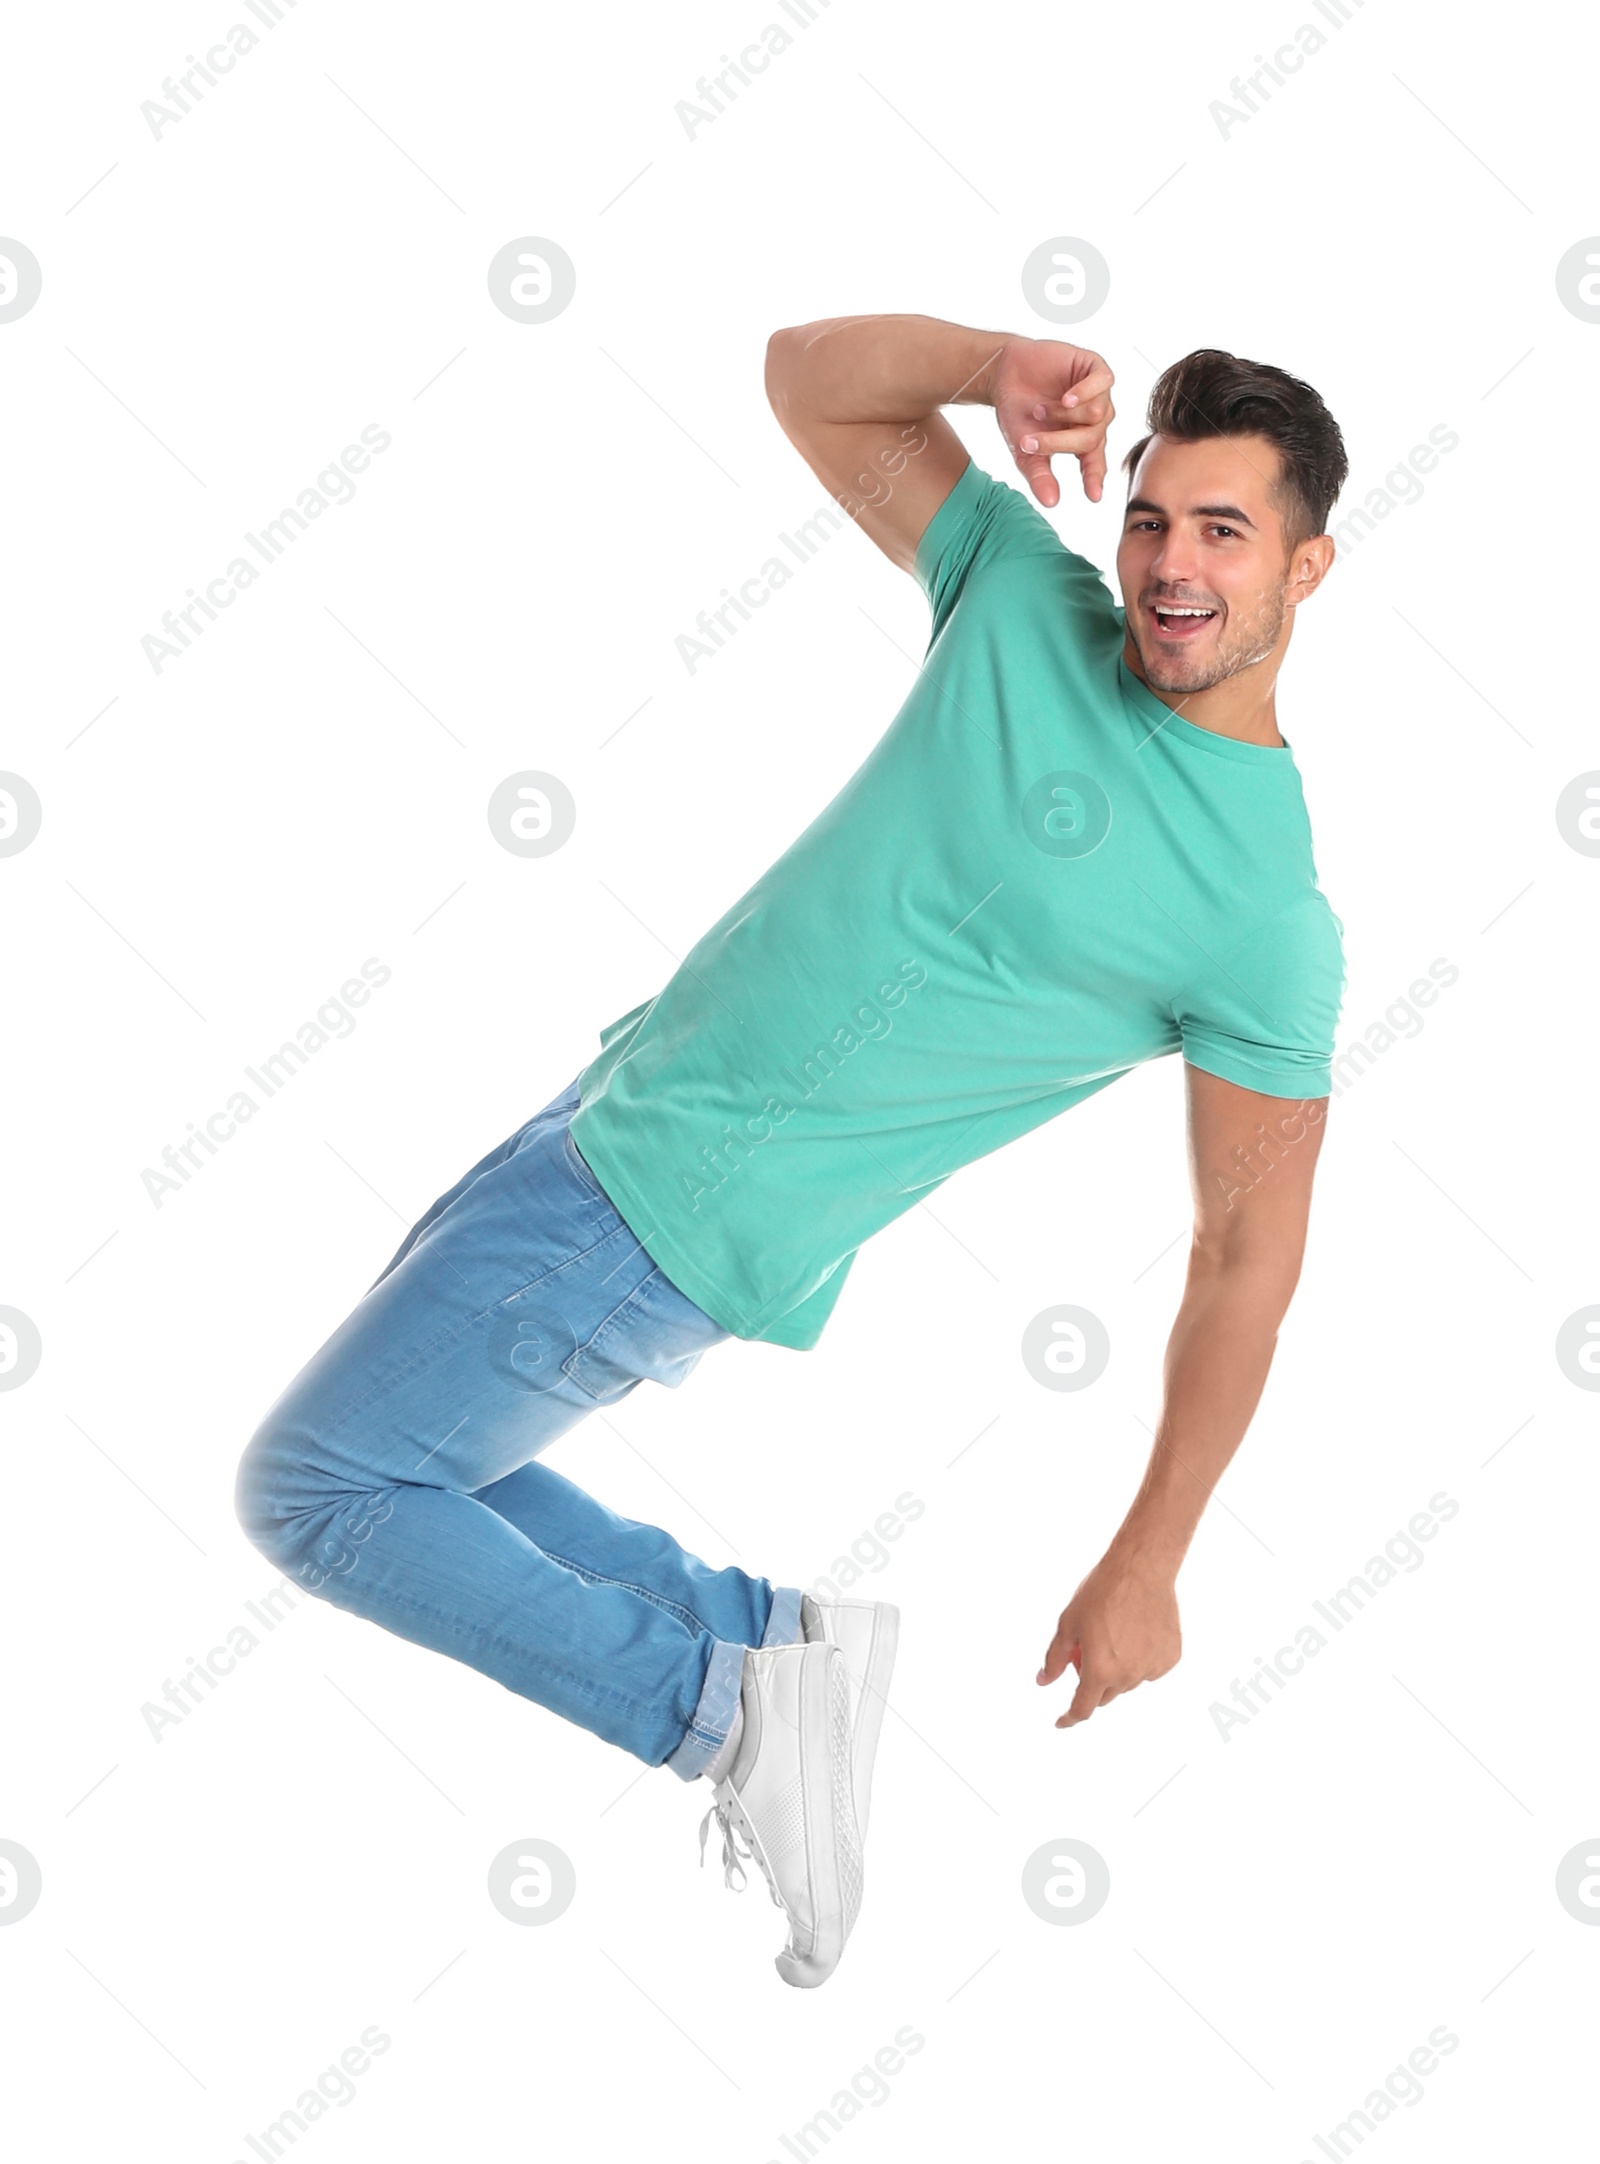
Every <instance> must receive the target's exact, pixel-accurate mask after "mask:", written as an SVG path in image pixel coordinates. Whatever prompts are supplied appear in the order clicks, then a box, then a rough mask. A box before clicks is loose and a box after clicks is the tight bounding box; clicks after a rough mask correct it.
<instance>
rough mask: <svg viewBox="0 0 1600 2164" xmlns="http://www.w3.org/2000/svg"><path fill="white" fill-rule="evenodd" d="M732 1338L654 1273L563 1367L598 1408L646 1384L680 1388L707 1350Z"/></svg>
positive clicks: (684, 1296)
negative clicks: (723, 1340)
mask: <svg viewBox="0 0 1600 2164" xmlns="http://www.w3.org/2000/svg"><path fill="white" fill-rule="evenodd" d="M728 1335H729V1333H728V1332H727V1331H726V1330H725V1329H724V1328H723V1327H722V1325H721V1323H718V1322H713V1321H712V1319H711V1317H710V1316H709V1315H708V1314H706V1312H705V1311H704V1309H703V1308H698V1307H696V1306H695V1304H694V1302H693V1301H692V1300H690V1299H689V1298H688V1297H687V1296H686V1295H685V1294H684V1293H681V1292H680V1291H679V1290H678V1288H677V1286H676V1285H674V1284H673V1282H672V1280H671V1279H670V1278H669V1277H668V1276H667V1275H666V1274H665V1272H664V1271H662V1270H659V1269H652V1270H651V1271H650V1272H649V1274H648V1276H646V1277H644V1278H641V1280H640V1281H639V1283H638V1284H637V1285H636V1286H635V1287H634V1289H633V1291H632V1292H631V1293H629V1295H628V1297H627V1299H626V1300H624V1301H622V1302H621V1303H620V1304H619V1305H618V1306H617V1307H615V1308H613V1309H612V1311H611V1313H610V1314H609V1315H608V1316H607V1317H606V1319H605V1321H604V1322H603V1323H602V1324H601V1325H600V1327H599V1329H598V1330H596V1331H595V1333H594V1335H593V1336H592V1337H591V1338H590V1339H589V1341H588V1342H587V1344H584V1345H580V1346H579V1347H578V1348H577V1350H576V1351H575V1352H574V1353H572V1354H571V1355H570V1356H569V1357H568V1358H567V1359H566V1360H565V1361H564V1362H563V1364H562V1368H563V1373H565V1374H566V1375H568V1376H570V1377H571V1379H572V1380H573V1382H575V1383H576V1384H577V1386H578V1388H579V1389H580V1390H581V1391H582V1392H583V1393H584V1395H585V1396H586V1397H589V1398H592V1399H593V1400H594V1402H595V1403H596V1404H597V1405H608V1404H610V1403H611V1402H612V1400H613V1399H616V1398H621V1397H626V1395H627V1394H628V1392H629V1391H630V1390H632V1389H633V1388H634V1387H635V1385H636V1384H638V1383H642V1382H647V1381H648V1382H656V1383H662V1384H664V1385H665V1386H666V1387H667V1388H668V1389H669V1390H673V1389H676V1388H677V1386H678V1384H679V1383H681V1382H682V1381H683V1380H684V1379H685V1377H686V1376H688V1375H689V1374H690V1372H691V1371H692V1370H693V1369H694V1368H695V1367H696V1366H697V1365H698V1363H699V1359H700V1355H701V1354H702V1353H703V1352H704V1351H705V1350H706V1348H707V1346H709V1345H715V1344H719V1343H720V1342H721V1341H722V1339H723V1338H725V1337H727V1336H728Z"/></svg>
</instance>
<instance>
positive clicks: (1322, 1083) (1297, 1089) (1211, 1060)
mask: <svg viewBox="0 0 1600 2164" xmlns="http://www.w3.org/2000/svg"><path fill="white" fill-rule="evenodd" d="M1183 1056H1184V1058H1185V1060H1187V1062H1188V1063H1189V1065H1190V1066H1191V1067H1198V1068H1199V1069H1200V1070H1201V1072H1202V1073H1203V1074H1214V1075H1215V1076H1216V1077H1217V1079H1218V1080H1219V1081H1221V1082H1237V1083H1238V1085H1239V1087H1240V1088H1241V1089H1247V1090H1258V1091H1259V1092H1260V1093H1261V1095H1262V1096H1263V1097H1294V1098H1302V1097H1304V1098H1314V1097H1328V1096H1331V1095H1332V1092H1333V1072H1332V1067H1331V1064H1330V1066H1329V1067H1328V1068H1327V1069H1326V1070H1325V1071H1324V1072H1323V1073H1322V1074H1320V1075H1311V1074H1307V1073H1305V1072H1303V1071H1302V1072H1301V1073H1299V1074H1293V1075H1290V1074H1285V1073H1284V1072H1283V1071H1282V1070H1281V1069H1280V1068H1275V1067H1257V1066H1256V1065H1254V1063H1253V1062H1252V1061H1250V1060H1244V1059H1229V1058H1227V1057H1226V1056H1224V1055H1222V1054H1219V1053H1216V1052H1212V1051H1209V1050H1207V1049H1204V1048H1202V1047H1199V1046H1194V1047H1191V1046H1189V1045H1185V1046H1184V1047H1183Z"/></svg>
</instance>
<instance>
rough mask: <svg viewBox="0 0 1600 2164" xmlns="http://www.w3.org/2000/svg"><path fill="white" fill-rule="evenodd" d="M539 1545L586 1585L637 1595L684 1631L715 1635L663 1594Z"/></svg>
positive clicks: (555, 1561)
mask: <svg viewBox="0 0 1600 2164" xmlns="http://www.w3.org/2000/svg"><path fill="white" fill-rule="evenodd" d="M539 1545H540V1552H541V1553H542V1554H544V1555H547V1556H548V1557H549V1558H550V1560H551V1562H552V1563H559V1564H560V1565H561V1567H562V1569H563V1570H570V1571H573V1572H575V1573H576V1574H577V1576H578V1577H580V1578H581V1579H582V1580H583V1581H584V1583H585V1584H586V1585H614V1586H619V1587H620V1588H621V1589H622V1591H623V1592H624V1593H637V1594H638V1596H639V1598H640V1599H641V1600H647V1601H649V1602H650V1603H651V1605H652V1606H653V1607H656V1608H660V1609H662V1610H663V1611H664V1613H666V1614H667V1615H670V1616H671V1617H673V1618H674V1620H675V1621H677V1622H679V1623H681V1624H682V1625H683V1626H684V1628H685V1629H686V1630H693V1631H694V1632H695V1633H696V1634H697V1635H698V1633H699V1632H701V1631H705V1632H707V1633H708V1634H709V1635H710V1636H711V1637H713V1638H714V1637H715V1636H716V1635H717V1634H716V1632H715V1631H713V1630H712V1628H711V1626H710V1624H709V1623H706V1622H703V1621H702V1620H701V1618H700V1617H699V1616H697V1615H696V1614H694V1612H693V1610H692V1609H688V1608H683V1607H680V1606H679V1605H678V1603H677V1602H676V1601H674V1600H668V1599H667V1598H666V1596H665V1595H664V1594H661V1593H653V1592H652V1591H651V1590H650V1588H649V1586H647V1585H635V1584H634V1582H633V1580H632V1579H631V1578H612V1577H608V1576H607V1574H606V1573H605V1572H604V1571H603V1570H591V1569H590V1568H589V1567H588V1565H587V1564H586V1563H574V1562H573V1560H572V1558H571V1557H570V1556H567V1555H557V1553H556V1551H555V1550H554V1548H546V1547H545V1546H544V1545H543V1543H542V1542H541V1543H540V1544H539Z"/></svg>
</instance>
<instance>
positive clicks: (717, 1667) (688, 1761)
mask: <svg viewBox="0 0 1600 2164" xmlns="http://www.w3.org/2000/svg"><path fill="white" fill-rule="evenodd" d="M747 1651H748V1648H747V1647H745V1646H741V1645H734V1644H732V1643H730V1641H729V1640H728V1639H726V1638H719V1639H717V1641H716V1642H715V1644H714V1645H713V1646H712V1648H711V1660H710V1664H709V1666H708V1667H707V1669H706V1680H705V1682H704V1684H703V1685H702V1686H701V1691H700V1697H699V1701H698V1703H697V1704H696V1706H695V1709H694V1718H693V1719H692V1720H691V1721H690V1723H689V1726H688V1728H687V1729H686V1730H685V1731H684V1737H683V1741H682V1742H681V1743H680V1744H679V1745H678V1747H677V1749H676V1750H675V1751H674V1752H673V1753H672V1755H671V1757H670V1758H668V1759H667V1760H666V1764H667V1765H669V1766H670V1767H671V1768H672V1771H673V1772H674V1773H675V1774H676V1775H677V1776H678V1778H679V1780H680V1781H697V1780H698V1779H699V1778H700V1776H701V1774H703V1773H704V1772H705V1770H706V1768H707V1766H709V1765H710V1763H711V1761H712V1760H713V1759H714V1758H715V1757H716V1755H717V1753H718V1751H720V1750H721V1748H722V1746H723V1745H724V1744H725V1743H726V1742H727V1740H728V1730H729V1729H730V1728H731V1727H732V1726H733V1716H734V1711H735V1708H736V1707H737V1706H738V1703H739V1682H740V1678H741V1675H742V1674H743V1670H744V1657H745V1654H746V1652H747Z"/></svg>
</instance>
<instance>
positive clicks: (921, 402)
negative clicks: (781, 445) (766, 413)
mask: <svg viewBox="0 0 1600 2164" xmlns="http://www.w3.org/2000/svg"><path fill="white" fill-rule="evenodd" d="M1009 335H1010V334H1009V333H1007V332H1005V331H975V330H968V329H966V328H965V327H964V326H963V325H961V324H959V323H944V322H941V321H940V320H939V319H938V317H936V316H830V317H825V318H823V319H822V320H820V321H818V322H816V323H802V324H797V325H796V326H795V327H794V328H793V329H790V330H782V331H778V332H776V333H775V334H774V336H773V339H772V342H771V344H770V346H769V348H768V362H767V373H768V382H769V385H772V386H773V387H775V388H777V389H778V390H780V391H781V393H782V395H783V396H785V397H787V398H789V399H792V400H794V401H795V402H796V403H798V404H800V405H803V406H804V407H805V408H806V409H807V410H808V411H809V412H811V413H813V414H815V415H816V417H817V418H818V420H822V421H840V422H845V421H917V420H921V419H923V418H924V417H925V416H926V415H928V414H930V413H935V412H937V411H938V409H939V408H940V407H941V406H956V405H962V406H974V405H987V404H989V403H990V397H989V386H990V379H991V374H992V370H993V367H994V364H995V362H996V361H997V360H998V359H999V357H1000V355H1001V353H1002V351H1003V350H1004V348H1005V345H1006V343H1007V339H1008V337H1009Z"/></svg>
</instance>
